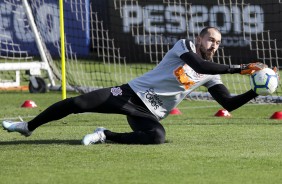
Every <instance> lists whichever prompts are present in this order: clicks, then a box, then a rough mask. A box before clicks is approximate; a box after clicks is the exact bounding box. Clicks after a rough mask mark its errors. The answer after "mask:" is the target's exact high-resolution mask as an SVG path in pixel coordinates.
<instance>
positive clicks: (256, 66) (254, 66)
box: [240, 62, 268, 75]
mask: <svg viewBox="0 0 282 184" xmlns="http://www.w3.org/2000/svg"><path fill="white" fill-rule="evenodd" d="M267 67H268V66H267V65H266V64H263V63H260V62H256V63H249V64H241V72H240V74H242V75H245V74H247V75H252V74H253V73H255V72H256V71H259V70H262V69H264V68H267Z"/></svg>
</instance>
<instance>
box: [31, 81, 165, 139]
mask: <svg viewBox="0 0 282 184" xmlns="http://www.w3.org/2000/svg"><path fill="white" fill-rule="evenodd" d="M83 112H98V113H111V114H124V115H127V121H128V123H129V125H130V127H131V128H132V130H133V132H129V133H115V132H112V131H109V130H106V131H105V135H106V139H107V140H110V141H113V142H116V143H123V144H161V143H164V141H165V129H164V127H163V126H162V125H161V124H160V122H159V121H158V119H157V118H156V117H155V116H154V115H153V114H152V113H151V112H150V111H149V110H148V108H147V107H146V106H145V105H144V103H143V102H142V101H141V100H140V98H139V97H138V96H137V95H136V94H135V92H134V91H133V90H132V89H131V88H130V87H129V85H128V84H125V85H122V86H119V87H114V88H104V89H99V90H96V91H92V92H90V93H87V94H83V95H80V96H77V97H73V98H67V99H65V100H62V101H59V102H57V103H55V104H53V105H51V106H50V107H48V108H47V109H46V110H44V111H43V112H42V113H40V114H39V115H38V116H36V117H35V118H34V119H32V120H31V121H29V122H28V128H29V130H31V131H33V130H35V129H36V128H37V127H39V126H40V125H43V124H45V123H48V122H50V121H54V120H58V119H61V118H64V117H66V116H67V115H69V114H77V113H83Z"/></svg>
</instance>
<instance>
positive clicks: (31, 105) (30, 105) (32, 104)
mask: <svg viewBox="0 0 282 184" xmlns="http://www.w3.org/2000/svg"><path fill="white" fill-rule="evenodd" d="M21 107H25V108H34V107H37V105H36V104H35V102H34V101H32V100H26V101H24V103H23V104H22V106H21Z"/></svg>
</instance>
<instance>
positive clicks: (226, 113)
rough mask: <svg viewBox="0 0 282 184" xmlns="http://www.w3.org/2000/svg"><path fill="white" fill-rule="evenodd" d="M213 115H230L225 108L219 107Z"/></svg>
mask: <svg viewBox="0 0 282 184" xmlns="http://www.w3.org/2000/svg"><path fill="white" fill-rule="evenodd" d="M215 116H218V117H231V114H230V113H229V112H228V111H227V110H225V109H220V110H219V111H217V113H215Z"/></svg>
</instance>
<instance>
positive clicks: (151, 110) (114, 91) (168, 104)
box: [2, 27, 267, 145]
mask: <svg viewBox="0 0 282 184" xmlns="http://www.w3.org/2000/svg"><path fill="white" fill-rule="evenodd" d="M220 43H221V33H220V31H219V30H218V29H217V28H215V27H206V28H204V29H203V30H202V31H201V32H200V34H199V36H198V37H197V38H196V40H195V45H194V43H192V42H191V41H189V40H187V39H180V40H179V41H178V42H177V43H175V45H174V46H173V48H171V49H170V50H169V51H168V52H167V53H166V55H165V56H164V58H163V59H162V61H161V62H160V63H159V64H158V65H157V66H156V67H155V68H154V69H153V70H151V71H149V72H147V73H145V74H144V75H142V76H140V77H137V78H135V79H133V80H131V81H129V82H128V83H127V84H123V85H121V86H115V87H111V88H104V89H99V90H95V91H92V92H89V93H87V94H83V95H79V96H77V97H72V98H67V99H65V100H62V101H59V102H57V103H55V104H53V105H51V106H50V107H48V108H47V109H46V110H44V111H43V112H41V113H40V114H39V115H38V116H36V117H35V118H34V119H32V120H31V121H29V122H11V121H9V120H5V121H3V123H2V126H3V128H4V129H5V130H7V131H8V132H19V133H21V134H22V135H24V136H30V135H31V134H32V133H33V131H34V130H35V129H36V128H38V127H39V126H41V125H43V124H45V123H48V122H51V121H54V120H58V119H61V118H64V117H66V116H68V115H70V114H77V113H84V112H96V113H116V114H124V115H126V117H127V121H128V124H129V125H130V127H131V129H132V131H131V132H126V133H117V132H113V131H111V130H110V129H106V128H103V127H99V128H97V129H96V130H94V132H93V133H90V134H87V135H86V136H84V138H83V139H82V144H84V145H91V144H95V143H101V142H105V141H112V142H115V143H122V144H161V143H164V142H165V129H164V127H163V125H162V124H161V123H160V121H161V120H162V119H164V118H166V117H167V116H168V114H169V113H170V111H171V110H172V109H173V108H175V107H176V106H177V105H178V104H179V103H180V102H181V101H182V100H183V99H184V98H185V97H186V96H187V95H188V94H189V93H191V92H192V91H193V90H195V89H196V88H198V87H200V86H205V87H206V88H207V89H208V91H209V93H210V94H211V96H212V97H213V98H214V99H215V100H216V101H217V102H218V103H219V104H220V105H221V106H222V107H223V108H225V109H226V110H228V111H233V110H234V109H237V108H239V107H240V106H242V105H244V104H245V103H247V102H248V101H250V100H251V99H253V98H255V97H257V96H258V95H257V94H256V93H255V92H254V91H252V90H249V91H247V92H246V93H243V94H240V95H237V96H231V94H230V92H229V91H228V89H227V88H226V87H225V86H224V84H223V83H222V81H221V78H220V75H219V74H233V73H238V74H252V73H253V72H255V71H257V70H261V69H263V68H266V67H267V66H266V65H264V64H262V63H249V64H242V65H224V64H217V63H213V62H211V60H212V58H213V56H214V54H215V52H216V51H217V49H218V47H219V45H220Z"/></svg>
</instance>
